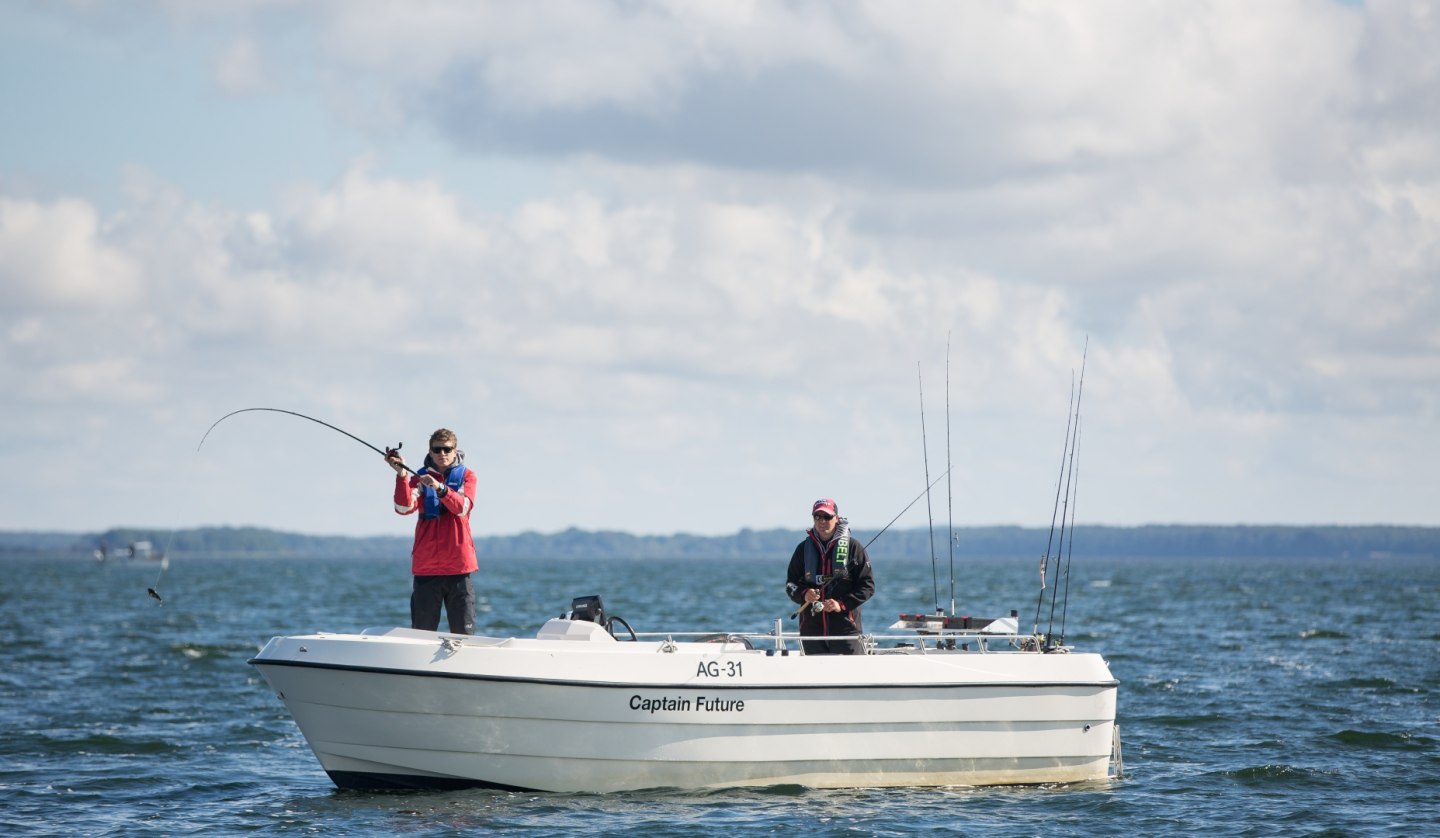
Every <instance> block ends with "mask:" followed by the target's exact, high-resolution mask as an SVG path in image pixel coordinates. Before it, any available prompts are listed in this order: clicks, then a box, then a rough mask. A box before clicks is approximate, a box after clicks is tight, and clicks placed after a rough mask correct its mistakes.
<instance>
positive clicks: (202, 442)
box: [195, 407, 418, 474]
mask: <svg viewBox="0 0 1440 838" xmlns="http://www.w3.org/2000/svg"><path fill="white" fill-rule="evenodd" d="M255 410H263V411H268V412H270V413H284V414H287V415H289V416H298V417H299V418H301V419H308V420H310V421H311V422H314V423H315V424H317V425H324V426H325V427H327V428H329V429H330V430H332V431H335V432H336V433H342V434H344V435H345V436H348V437H350V438H351V439H353V440H355V441H356V442H358V443H360V444H361V445H363V446H365V447H366V448H369V449H370V450H371V451H374V452H375V453H376V454H379V455H380V456H382V457H389V456H390V455H391V454H393V453H395V452H398V451H399V450H400V448H401V447H402V446H403V445H404V443H397V444H396V446H395V447H394V448H391V449H388V450H387V449H381V448H377V447H375V446H374V445H371V444H370V443H368V442H366V441H365V440H363V439H361V438H360V437H358V436H356V435H354V434H352V433H350V432H349V431H347V430H343V429H341V428H337V427H335V426H334V425H332V424H330V423H329V422H322V421H321V420H319V419H316V418H315V417H314V416H306V415H305V414H303V413H296V412H295V411H293V410H284V409H282V408H278V407H242V408H240V409H239V410H233V411H231V412H229V413H227V414H225V415H224V416H221V417H220V418H219V419H216V420H215V425H218V424H220V423H221V422H224V421H225V420H226V419H229V418H230V417H231V416H235V415H236V414H240V413H249V412H251V411H255ZM215 425H211V426H210V428H209V429H208V430H206V431H205V436H202V437H200V444H199V445H197V446H195V452H196V453H197V454H198V453H199V452H200V449H201V448H202V447H204V445H205V440H206V438H208V437H209V436H210V431H213V430H215ZM400 465H401V467H402V468H404V469H405V470H406V471H408V472H410V473H411V474H418V473H417V472H416V471H415V469H413V468H411V467H409V466H407V465H405V464H404V463H401V464H400Z"/></svg>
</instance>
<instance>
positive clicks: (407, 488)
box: [385, 428, 479, 634]
mask: <svg viewBox="0 0 1440 838" xmlns="http://www.w3.org/2000/svg"><path fill="white" fill-rule="evenodd" d="M458 441H459V440H457V439H456V437H455V433H454V432H453V431H450V430H447V429H445V428H441V429H440V430H438V431H436V432H435V433H433V434H431V435H430V453H429V454H427V455H426V456H425V467H424V468H422V469H420V470H419V471H418V472H416V474H415V476H414V477H411V476H410V475H409V474H408V472H407V471H406V469H405V460H404V459H403V458H401V456H400V454H399V452H396V451H392V452H390V453H389V454H388V455H387V456H386V457H385V461H386V462H387V463H389V464H390V467H391V468H393V469H395V511H396V512H397V513H399V514H401V515H413V514H415V513H417V512H418V513H420V518H419V520H417V521H416V522H415V546H414V548H413V549H412V550H411V551H410V572H411V573H413V574H414V575H415V585H414V589H413V590H412V591H411V593H410V627H411V628H417V629H424V630H425V631H435V630H436V629H438V628H439V626H440V606H441V604H442V603H443V604H444V606H445V616H446V617H447V618H448V619H449V621H450V631H451V633H453V634H474V633H475V588H474V587H473V586H472V585H471V584H470V574H471V573H474V572H475V570H476V569H477V568H478V567H479V565H478V564H477V562H476V561H475V542H474V541H473V540H472V539H471V538H470V510H472V509H474V508H475V485H476V483H477V481H476V478H475V472H474V471H472V470H470V469H469V468H466V466H465V464H464V463H463V462H462V461H463V460H464V459H465V452H463V451H460V450H459V449H458V448H457V447H456V444H457V443H458Z"/></svg>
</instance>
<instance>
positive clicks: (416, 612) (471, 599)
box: [410, 573, 475, 634]
mask: <svg viewBox="0 0 1440 838" xmlns="http://www.w3.org/2000/svg"><path fill="white" fill-rule="evenodd" d="M442 604H443V605H444V606H445V616H446V617H447V618H448V619H449V621H450V633H451V634H474V633H475V588H474V587H473V586H472V585H471V584H470V574H468V573H461V574H458V575H456V576H416V577H415V587H414V588H413V589H412V590H411V591H410V627H411V628H417V629H423V630H424V631H435V630H436V629H438V628H439V627H440V606H441V605H442Z"/></svg>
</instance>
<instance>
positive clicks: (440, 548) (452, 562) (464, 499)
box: [395, 468, 479, 576]
mask: <svg viewBox="0 0 1440 838" xmlns="http://www.w3.org/2000/svg"><path fill="white" fill-rule="evenodd" d="M476 483H477V480H476V477H475V469H473V468H467V469H465V491H464V493H463V494H462V493H460V492H446V493H445V495H444V496H443V497H441V498H440V517H438V518H431V519H430V520H428V521H427V520H426V519H425V518H424V517H421V518H419V519H417V520H416V521H415V547H414V549H412V550H411V551H410V572H411V573H412V574H414V575H416V576H458V575H460V574H462V573H473V572H474V571H475V570H476V569H477V568H478V567H479V563H477V562H476V560H475V542H474V541H473V540H471V538H470V510H472V509H474V508H475V486H476ZM421 504H422V501H421V491H420V478H418V477H412V476H410V475H401V474H397V475H395V511H396V512H397V513H399V514H401V515H413V514H415V513H416V512H418V511H419V510H420V507H421Z"/></svg>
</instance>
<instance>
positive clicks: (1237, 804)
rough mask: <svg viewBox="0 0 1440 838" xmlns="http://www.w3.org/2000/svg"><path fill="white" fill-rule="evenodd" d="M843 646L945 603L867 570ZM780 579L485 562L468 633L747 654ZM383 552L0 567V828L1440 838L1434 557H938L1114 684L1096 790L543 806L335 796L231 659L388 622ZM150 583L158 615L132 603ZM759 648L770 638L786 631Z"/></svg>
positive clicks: (705, 568) (770, 613)
mask: <svg viewBox="0 0 1440 838" xmlns="http://www.w3.org/2000/svg"><path fill="white" fill-rule="evenodd" d="M882 548H883V545H876V549H875V550H874V551H873V553H874V555H873V563H874V566H875V576H876V580H877V585H878V593H877V594H876V597H875V599H874V600H873V601H872V602H871V603H870V604H869V605H867V606H866V608H865V609H864V621H865V628H866V629H867V630H869V631H882V630H884V628H885V627H886V626H887V625H888V624H889V623H890V622H892V621H893V620H894V619H895V617H896V615H897V614H898V613H900V612H902V611H903V612H909V613H913V612H916V611H933V610H934V608H935V606H936V605H937V604H939V605H940V606H942V607H944V608H946V609H947V610H948V608H949V603H950V598H951V581H950V578H951V577H950V571H949V567H948V560H947V559H944V558H942V559H940V560H939V561H938V562H936V563H933V564H932V562H930V561H920V562H915V561H894V562H891V561H887V560H886V558H885V555H884V550H883V549H882ZM787 558H788V557H786V556H776V557H774V558H773V559H768V560H741V561H736V560H733V559H727V560H716V561H703V560H684V561H679V560H677V561H653V560H652V561H638V560H632V561H627V560H596V561H573V560H566V561H557V560H552V559H544V558H535V559H530V560H524V561H521V560H506V561H499V560H496V561H487V562H486V563H485V565H484V566H483V567H482V568H481V570H480V572H479V573H478V574H477V575H476V588H477V589H478V591H479V592H480V598H481V602H480V608H479V612H478V614H477V620H476V622H477V625H478V627H479V631H480V632H481V633H486V634H498V635H511V634H527V635H528V634H533V633H534V632H535V630H536V629H537V628H538V627H539V625H540V624H541V623H542V622H543V621H544V620H545V619H546V618H548V617H552V616H556V615H559V614H560V613H561V612H563V611H565V610H567V609H568V607H569V604H570V601H571V599H572V598H573V597H576V596H585V595H591V594H599V595H601V596H602V597H603V598H604V602H605V607H606V609H607V611H608V612H609V613H611V614H618V615H620V616H621V617H623V618H624V620H625V621H626V622H627V623H629V624H630V625H632V626H633V627H634V628H635V629H636V630H637V631H642V632H644V631H663V630H686V629H690V630H705V631H709V630H713V631H732V630H740V631H756V632H764V631H769V630H771V628H772V627H773V624H774V620H775V619H776V618H784V617H785V616H786V615H788V613H789V612H790V611H792V610H793V606H791V605H790V603H789V601H788V600H786V599H785V597H784V594H783V587H784V573H785V564H786V560H787ZM408 565H409V563H408V559H407V558H406V557H404V556H397V557H396V558H395V559H394V560H388V561H384V560H364V561H337V560H314V559H299V560H297V559H280V558H261V559H244V560H220V559H207V558H205V557H203V556H195V557H185V556H177V557H175V558H173V559H172V560H171V562H170V564H169V567H168V569H165V570H164V571H163V572H162V571H161V569H160V566H159V565H158V564H157V563H155V562H140V561H133V562H125V561H123V560H121V561H116V560H111V561H109V562H106V563H103V564H100V563H96V562H94V561H93V560H89V559H84V560H82V559H53V558H52V559H8V560H0V573H3V577H0V640H3V643H4V665H3V667H0V731H3V736H0V831H3V832H4V833H5V834H9V835H29V834H55V835H176V834H185V833H206V834H227V833H241V832H267V833H294V834H309V833H321V834H335V835H342V834H343V835H363V834H387V835H388V834H397V835H416V836H423V835H457V834H472V835H473V834H487V833H503V834H512V833H528V834H537V835H647V836H648V835H657V836H664V835H726V836H733V835H736V834H742V833H743V834H777V835H787V836H793V835H805V836H832V835H833V836H838V835H932V834H936V833H943V834H965V835H1007V836H1008V835H1097V836H1099V835H1103V836H1112V835H1127V834H1130V835H1256V836H1262V835H1263V836H1271V835H1337V836H1340V835H1427V834H1431V835H1433V834H1440V791H1437V789H1440V564H1437V563H1436V562H1435V561H1433V560H1402V559H1395V558H1355V559H1349V560H1344V561H1341V560H1311V561H1304V560H1295V559H1286V560H1279V559H1276V560H1253V559H1247V560H1244V561H1238V560H1226V559H1205V560H1194V559H1173V558H1172V559H1154V560H1134V559H1127V560H1118V559H1117V560H1087V561H1085V562H1084V563H1083V564H1077V565H1075V566H1074V567H1072V568H1071V571H1070V575H1069V577H1068V598H1065V599H1062V600H1059V601H1057V602H1056V607H1055V608H1054V609H1053V611H1052V608H1051V600H1050V598H1049V593H1050V592H1049V591H1047V592H1046V596H1045V599H1044V600H1043V601H1041V599H1040V591H1039V588H1038V582H1039V576H1038V573H1037V571H1036V568H1035V567H1034V566H1033V565H1034V563H1033V562H1016V561H998V560H991V561H979V562H976V561H968V560H967V561H965V562H962V563H957V565H956V568H955V577H954V578H955V583H954V596H955V598H956V602H957V611H958V612H959V613H961V614H969V615H973V616H1002V615H1008V614H1009V612H1010V610H1011V609H1015V610H1017V611H1018V612H1019V613H1020V621H1021V625H1022V626H1025V627H1027V628H1028V627H1029V626H1031V625H1032V624H1033V623H1034V621H1035V618H1036V614H1037V612H1038V613H1039V617H1040V624H1041V627H1042V629H1043V628H1046V627H1049V626H1052V625H1053V627H1054V628H1055V629H1056V630H1057V631H1058V629H1059V628H1060V626H1061V624H1062V623H1063V625H1064V628H1065V639H1066V642H1067V643H1069V644H1072V645H1074V646H1075V647H1077V648H1079V649H1083V650H1087V651H1096V652H1099V653H1101V654H1103V655H1104V656H1105V657H1106V659H1107V660H1108V661H1109V662H1110V666H1111V669H1112V671H1113V672H1114V675H1115V676H1116V678H1118V679H1119V681H1120V692H1119V710H1118V723H1119V725H1120V728H1121V733H1122V738H1123V754H1124V768H1125V772H1124V775H1123V776H1122V777H1120V778H1118V779H1114V780H1110V781H1105V782H1092V783H1085V784H1079V785H1059V786H1038V787H1014V788H922V789H862V790H845V791H816V790H809V789H803V788H799V787H795V786H779V787H773V788H761V789H729V790H716V791H704V792H695V791H678V790H658V791H648V792H641V793H620V794H605V795H596V794H547V793H521V792H500V791H486V790H468V791H456V792H444V793H433V792H424V793H368V792H353V791H339V790H337V789H336V788H335V787H334V786H333V785H332V784H331V782H330V780H329V779H328V778H327V777H326V775H325V774H324V772H323V771H322V770H321V769H320V766H319V764H318V763H317V762H316V761H315V758H314V756H313V755H312V754H311V753H310V751H309V749H308V747H307V746H306V745H305V742H304V740H303V739H302V737H301V736H300V733H299V731H298V730H297V729H296V728H295V726H294V723H293V722H292V721H291V720H290V718H289V715H288V714H287V712H286V711H285V708H284V706H283V705H282V704H281V703H280V701H279V700H278V699H277V698H276V697H275V696H274V695H273V694H271V692H270V690H269V689H268V687H267V686H266V685H265V683H264V682H263V680H262V679H261V678H260V677H259V676H258V674H257V673H256V672H255V671H254V669H253V667H250V666H248V665H247V664H246V660H247V659H248V658H250V657H252V656H253V655H254V654H255V653H256V651H258V649H259V648H260V646H262V645H263V644H264V643H265V641H266V640H268V639H269V638H270V637H271V636H274V635H278V634H295V633H306V632H313V631H320V630H323V631H342V632H345V631H357V630H359V629H362V628H365V627H369V626H390V625H404V624H406V623H407V622H408V614H409V610H408V604H407V602H408V601H407V597H408V592H409V575H408V570H409V567H408ZM149 587H154V588H155V589H156V592H157V593H158V594H159V595H160V597H161V600H156V599H155V598H153V597H151V596H149V595H147V593H146V589H147V588H149ZM786 626H787V628H791V627H792V626H791V624H790V623H788V621H787V623H786Z"/></svg>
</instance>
